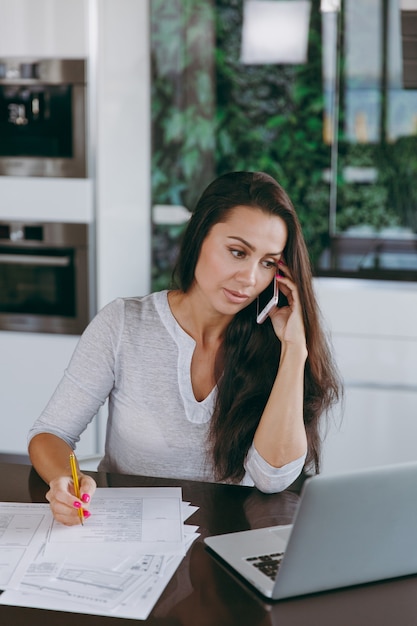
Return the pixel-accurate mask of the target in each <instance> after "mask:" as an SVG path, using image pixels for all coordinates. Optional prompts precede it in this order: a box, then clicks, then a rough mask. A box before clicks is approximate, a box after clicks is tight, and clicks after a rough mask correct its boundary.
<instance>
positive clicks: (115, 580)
mask: <svg viewBox="0 0 417 626" xmlns="http://www.w3.org/2000/svg"><path fill="white" fill-rule="evenodd" d="M195 510H196V508H195V507H192V506H191V505H190V504H188V503H184V502H182V492H181V488H180V487H143V488H141V487H122V488H116V489H107V488H99V489H97V491H96V493H95V494H94V498H93V500H92V503H91V506H90V511H91V514H92V515H91V517H89V518H88V520H85V522H84V525H81V524H80V525H76V526H64V525H62V524H59V523H57V522H55V521H54V520H53V517H52V513H51V511H50V508H49V504H22V503H7V502H2V503H0V589H2V590H4V593H2V594H1V595H0V604H9V605H14V606H27V607H37V608H44V609H52V610H56V611H70V612H75V613H88V614H94V615H112V616H117V617H125V618H132V619H146V617H147V616H148V615H149V613H150V611H151V610H152V608H153V606H154V605H155V603H156V601H157V600H158V598H159V596H160V595H161V593H162V591H163V590H164V588H165V586H166V585H167V583H168V581H169V580H170V578H171V577H172V575H173V574H174V572H175V570H176V569H177V567H178V566H179V564H180V563H181V560H182V559H183V557H184V555H185V553H186V551H187V549H188V548H189V547H190V546H191V544H192V542H193V541H194V540H195V539H196V537H198V533H197V532H196V531H197V527H195V526H190V525H186V524H184V520H185V519H187V518H188V517H189V516H190V515H191V514H192V513H193V512H194V511H195Z"/></svg>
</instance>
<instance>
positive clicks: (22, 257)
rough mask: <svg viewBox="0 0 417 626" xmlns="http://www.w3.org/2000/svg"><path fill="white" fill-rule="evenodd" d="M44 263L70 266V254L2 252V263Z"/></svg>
mask: <svg viewBox="0 0 417 626" xmlns="http://www.w3.org/2000/svg"><path fill="white" fill-rule="evenodd" d="M2 263H3V264H4V265H42V266H43V267H68V266H69V265H70V264H71V258H70V257H69V256H48V255H37V254H0V265H1V264H2Z"/></svg>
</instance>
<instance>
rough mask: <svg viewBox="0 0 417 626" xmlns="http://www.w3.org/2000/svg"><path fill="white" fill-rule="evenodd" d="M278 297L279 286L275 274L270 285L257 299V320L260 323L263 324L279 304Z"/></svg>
mask: <svg viewBox="0 0 417 626" xmlns="http://www.w3.org/2000/svg"><path fill="white" fill-rule="evenodd" d="M278 297H279V287H278V280H277V276H276V275H275V276H274V278H273V280H272V281H271V283H270V285H269V286H268V287H267V288H266V289H264V291H263V292H262V293H260V294H259V296H258V298H257V300H256V321H257V322H258V324H263V322H264V321H265V320H266V318H267V317H268V315H269V313H270V311H272V309H273V308H274V306H277V304H278Z"/></svg>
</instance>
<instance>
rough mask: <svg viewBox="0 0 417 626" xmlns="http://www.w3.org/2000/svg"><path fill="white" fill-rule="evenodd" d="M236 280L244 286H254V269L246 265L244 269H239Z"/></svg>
mask: <svg viewBox="0 0 417 626" xmlns="http://www.w3.org/2000/svg"><path fill="white" fill-rule="evenodd" d="M237 278H238V280H239V281H240V282H241V283H242V284H244V285H248V286H252V285H256V267H254V266H252V265H247V266H246V267H245V268H241V269H240V271H239V273H238V276H237Z"/></svg>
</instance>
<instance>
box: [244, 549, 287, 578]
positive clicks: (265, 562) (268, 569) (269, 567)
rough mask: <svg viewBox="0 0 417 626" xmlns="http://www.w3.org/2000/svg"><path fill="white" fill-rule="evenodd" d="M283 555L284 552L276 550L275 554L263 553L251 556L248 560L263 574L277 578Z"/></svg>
mask: <svg viewBox="0 0 417 626" xmlns="http://www.w3.org/2000/svg"><path fill="white" fill-rule="evenodd" d="M283 556H284V553H283V552H274V554H263V555H262V556H249V557H247V558H246V560H247V561H248V563H250V564H251V565H253V566H254V567H256V568H257V569H258V570H260V571H261V572H262V573H263V574H265V575H266V576H268V577H269V578H272V580H275V578H276V577H277V573H278V568H279V566H280V564H281V561H282V557H283Z"/></svg>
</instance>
